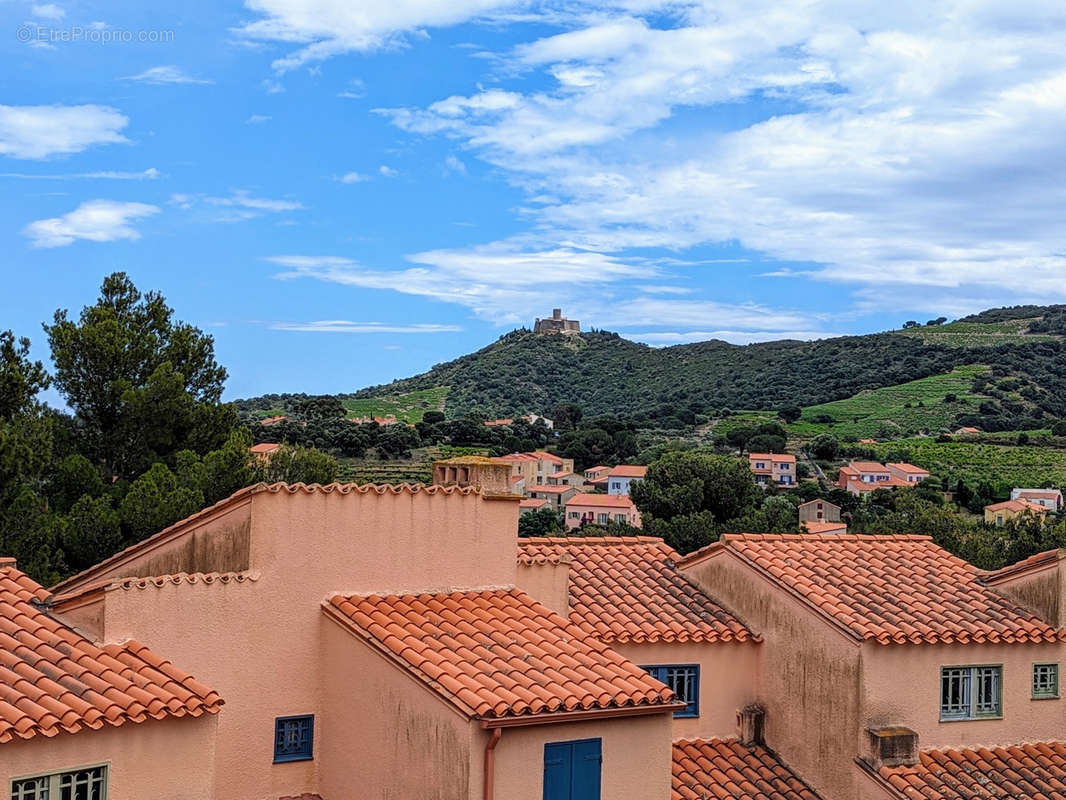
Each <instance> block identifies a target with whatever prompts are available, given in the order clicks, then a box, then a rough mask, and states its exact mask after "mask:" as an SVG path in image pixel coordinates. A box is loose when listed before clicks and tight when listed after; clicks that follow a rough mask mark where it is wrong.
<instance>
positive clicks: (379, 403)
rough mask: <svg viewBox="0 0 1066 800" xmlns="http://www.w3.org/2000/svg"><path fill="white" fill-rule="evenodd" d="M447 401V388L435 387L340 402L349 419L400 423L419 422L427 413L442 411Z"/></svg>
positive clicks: (347, 399)
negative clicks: (389, 417)
mask: <svg viewBox="0 0 1066 800" xmlns="http://www.w3.org/2000/svg"><path fill="white" fill-rule="evenodd" d="M447 399H448V387H447V386H435V387H433V388H432V389H422V390H419V391H414V392H407V393H406V394H393V395H379V396H376V397H359V398H355V397H346V398H344V399H343V400H342V401H341V402H342V403H343V404H344V407H345V409H346V410H347V411H348V416H349V417H388V416H393V417H396V419H398V420H400V421H401V422H421V421H422V416H423V415H424V414H425V413H426V412H427V411H443V410H444V404H445V402H446V401H447Z"/></svg>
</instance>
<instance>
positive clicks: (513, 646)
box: [327, 589, 673, 718]
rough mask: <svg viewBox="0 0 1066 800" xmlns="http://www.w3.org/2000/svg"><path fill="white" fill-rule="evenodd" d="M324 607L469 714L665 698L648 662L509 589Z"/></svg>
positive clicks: (339, 601) (342, 601)
mask: <svg viewBox="0 0 1066 800" xmlns="http://www.w3.org/2000/svg"><path fill="white" fill-rule="evenodd" d="M327 610H332V611H335V612H336V613H335V614H334V616H335V617H339V618H342V619H343V620H345V621H346V622H347V623H348V624H349V625H350V627H351V628H352V629H353V630H354V631H356V632H357V633H358V634H359V635H361V636H362V637H364V638H365V639H366V640H367V641H368V642H370V643H371V644H372V645H373V646H375V647H376V648H377V649H379V650H380V651H382V652H383V653H385V654H387V655H389V656H390V657H392V658H393V659H395V660H396V661H398V662H399V663H400V664H402V665H403V666H404V667H405V668H406V669H408V670H409V671H410V672H411V673H413V674H414V675H416V676H417V677H419V678H421V679H422V680H423V681H425V682H426V683H428V684H429V685H430V686H432V687H433V688H435V689H436V690H437V691H439V692H440V693H441V694H443V695H444V696H445V697H447V698H448V699H449V700H451V702H453V703H454V704H455V705H457V706H459V707H460V708H461V709H463V710H464V711H466V712H467V713H468V714H470V715H471V716H477V717H485V718H498V717H513V716H521V715H528V714H542V713H550V712H563V711H587V710H593V709H607V708H622V707H628V706H642V705H664V704H668V703H671V702H672V701H673V692H671V691H670V690H669V689H668V688H666V687H665V686H663V684H661V683H659V682H658V681H656V680H655V679H653V678H652V677H651V676H650V675H648V673H647V672H645V671H644V670H642V669H640V668H639V667H637V666H635V665H634V664H632V663H630V662H629V661H627V660H626V659H624V658H622V656H620V655H618V654H617V653H615V652H614V651H613V650H611V649H610V648H608V647H607V646H606V645H604V644H601V643H600V642H598V641H596V640H595V639H593V638H591V637H588V636H586V635H585V634H584V632H583V631H581V630H580V629H579V628H578V627H577V626H575V625H572V624H571V623H568V622H567V621H566V620H564V619H563V618H562V617H560V616H559V615H558V614H555V613H554V612H553V611H551V610H550V609H548V608H547V607H545V606H543V605H541V604H540V603H538V602H536V601H535V600H533V598H531V597H529V595H527V594H525V593H524V592H521V591H518V590H517V589H511V590H499V591H481V592H456V593H452V594H422V595H404V596H388V597H381V596H376V595H372V596H369V597H344V596H340V595H338V596H335V597H333V598H332V599H331V600H330V603H329V606H328V607H327Z"/></svg>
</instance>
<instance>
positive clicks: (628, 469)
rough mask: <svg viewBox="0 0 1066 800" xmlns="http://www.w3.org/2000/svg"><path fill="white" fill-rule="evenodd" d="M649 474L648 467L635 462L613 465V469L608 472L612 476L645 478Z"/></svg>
mask: <svg viewBox="0 0 1066 800" xmlns="http://www.w3.org/2000/svg"><path fill="white" fill-rule="evenodd" d="M647 474H648V468H647V467H640V466H637V465H635V464H619V465H618V466H617V467H612V468H611V471H610V472H608V473H607V475H608V476H610V477H612V478H643V477H644V476H645V475H647Z"/></svg>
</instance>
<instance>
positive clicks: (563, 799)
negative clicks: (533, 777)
mask: <svg viewBox="0 0 1066 800" xmlns="http://www.w3.org/2000/svg"><path fill="white" fill-rule="evenodd" d="M602 747H603V745H602V742H601V740H599V739H578V740H576V741H573V742H551V743H549V744H546V745H544V800H600V765H601V763H602V761H603V751H602Z"/></svg>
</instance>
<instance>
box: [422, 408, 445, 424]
mask: <svg viewBox="0 0 1066 800" xmlns="http://www.w3.org/2000/svg"><path fill="white" fill-rule="evenodd" d="M422 421H423V422H424V423H426V424H427V425H436V424H437V423H438V422H444V412H443V411H427V412H426V413H424V414H423V415H422Z"/></svg>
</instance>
